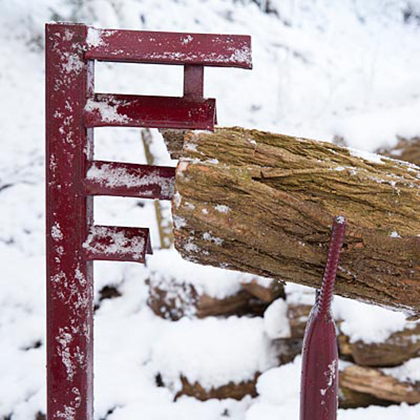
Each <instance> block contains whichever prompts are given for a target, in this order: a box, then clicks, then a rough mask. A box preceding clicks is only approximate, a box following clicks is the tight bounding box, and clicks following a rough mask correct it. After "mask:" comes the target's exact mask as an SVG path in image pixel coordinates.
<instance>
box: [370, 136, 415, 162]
mask: <svg viewBox="0 0 420 420" xmlns="http://www.w3.org/2000/svg"><path fill="white" fill-rule="evenodd" d="M378 153H380V154H381V155H384V156H389V157H391V158H394V159H399V160H403V161H405V162H410V163H414V164H415V165H420V138H419V137H414V138H412V139H405V138H400V139H399V140H398V143H397V144H396V145H395V146H394V147H392V148H386V149H380V150H378Z"/></svg>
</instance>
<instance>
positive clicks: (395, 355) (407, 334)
mask: <svg viewBox="0 0 420 420" xmlns="http://www.w3.org/2000/svg"><path fill="white" fill-rule="evenodd" d="M338 347H339V350H340V355H341V357H343V358H346V359H347V360H352V361H354V362H355V363H357V364H358V365H360V366H372V367H374V366H379V367H388V366H389V367H390V366H398V365H400V364H402V363H404V362H406V361H407V360H409V359H411V358H413V357H418V356H420V324H419V323H417V324H409V327H407V328H405V329H404V330H402V331H397V332H395V333H393V334H391V335H390V336H389V337H388V338H387V339H386V340H385V341H384V342H381V343H365V342H363V341H361V340H358V341H355V342H351V341H350V339H349V337H347V336H346V335H344V334H343V333H340V334H339V336H338Z"/></svg>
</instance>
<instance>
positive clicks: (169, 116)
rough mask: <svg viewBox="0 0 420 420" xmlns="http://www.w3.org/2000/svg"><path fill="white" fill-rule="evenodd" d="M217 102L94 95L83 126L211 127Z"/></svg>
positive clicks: (86, 108)
mask: <svg viewBox="0 0 420 420" xmlns="http://www.w3.org/2000/svg"><path fill="white" fill-rule="evenodd" d="M215 118H216V101H215V100H214V99H205V100H203V101H201V102H192V101H188V100H186V99H184V98H175V97H162V96H137V95H114V94H96V95H94V97H93V99H89V100H88V101H87V103H86V106H85V124H86V127H150V128H177V129H184V130H193V129H201V130H213V129H214V123H215Z"/></svg>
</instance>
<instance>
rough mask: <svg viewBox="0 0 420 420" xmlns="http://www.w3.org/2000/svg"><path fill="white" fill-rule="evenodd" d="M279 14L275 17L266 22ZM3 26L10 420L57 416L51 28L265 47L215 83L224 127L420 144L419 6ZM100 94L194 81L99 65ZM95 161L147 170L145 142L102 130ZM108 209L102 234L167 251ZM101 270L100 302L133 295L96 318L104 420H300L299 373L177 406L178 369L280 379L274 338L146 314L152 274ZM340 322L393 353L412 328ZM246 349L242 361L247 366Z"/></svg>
mask: <svg viewBox="0 0 420 420" xmlns="http://www.w3.org/2000/svg"><path fill="white" fill-rule="evenodd" d="M256 3H260V4H261V5H262V7H259V6H258V5H257V4H256ZM268 3H270V5H271V6H270V7H271V9H273V10H276V12H272V13H264V12H263V11H262V8H263V6H264V5H267V4H268ZM410 10H411V11H412V13H411V14H410ZM0 12H1V13H0V40H1V42H0V57H1V59H0V60H1V61H0V92H1V96H0V110H1V111H0V133H1V152H2V153H1V154H0V209H1V215H2V222H1V223H0V261H1V267H2V270H1V276H0V349H1V356H2V357H1V358H0V418H5V419H6V418H9V417H8V416H11V417H10V418H11V419H12V420H32V419H34V417H35V414H36V413H37V412H38V411H45V380H44V377H45V371H44V365H45V354H44V353H45V328H44V324H45V309H44V306H45V285H44V283H45V268H44V253H45V250H44V184H43V182H44V162H43V159H44V69H43V67H44V65H43V62H44V58H43V30H44V28H43V25H44V23H45V22H47V21H51V20H55V19H60V20H74V21H78V22H80V21H83V22H85V23H91V24H94V25H96V26H98V27H111V28H112V27H114V28H118V27H120V28H133V29H150V30H174V31H191V32H220V33H241V34H250V35H252V37H253V61H254V69H253V70H252V71H244V70H238V69H224V68H219V69H206V75H205V83H206V85H205V94H206V96H208V97H216V98H217V101H218V117H219V124H220V125H241V126H245V127H252V128H261V129H268V130H272V131H276V132H281V133H285V134H296V135H299V136H302V137H304V136H305V137H312V138H319V139H324V140H332V139H333V137H334V136H339V137H343V138H344V139H345V141H346V142H347V144H348V145H350V146H352V147H356V148H361V149H364V150H367V151H374V150H376V149H377V148H378V147H380V146H389V145H392V144H395V143H396V140H397V136H398V135H399V136H404V137H412V136H416V135H417V136H418V135H420V118H419V117H418V115H419V114H420V72H419V71H418V70H419V68H420V23H419V20H420V19H419V16H420V2H418V1H415V0H400V1H398V0H394V1H391V0H387V1H381V0H369V1H366V0H342V1H340V2H337V1H333V0H316V1H310V0H302V1H293V0H272V1H271V2H267V1H263V0H261V1H259V2H254V1H251V0H236V1H234V0H90V1H88V0H85V1H81V0H33V1H30V2H28V1H26V0H8V1H7V2H4V1H3V2H0ZM96 81H97V85H96V88H97V91H100V92H119V93H141V94H165V95H179V94H180V93H181V89H182V69H180V68H178V67H173V68H166V67H163V66H155V67H153V68H152V67H151V66H144V65H137V66H136V65H127V64H125V65H123V64H105V63H101V64H98V65H97V70H96ZM155 134H156V133H155ZM96 145H97V147H96V157H97V158H98V159H106V160H120V161H129V162H144V161H145V157H144V154H143V150H142V145H141V142H140V135H139V132H138V130H134V129H98V130H97V131H96ZM154 149H155V151H156V153H157V154H158V157H159V163H160V164H172V165H173V164H174V163H173V162H171V161H170V159H169V157H168V156H167V155H166V154H165V152H164V146H163V142H162V141H161V139H160V138H159V136H158V135H157V134H156V144H155V145H154ZM95 205H96V210H95V218H96V221H97V223H98V224H106V223H109V224H116V225H132V226H138V225H144V226H151V228H152V235H153V236H152V241H153V243H154V244H157V243H159V240H158V233H157V229H156V223H155V220H154V216H153V215H154V213H153V212H154V208H153V205H152V204H151V203H149V202H146V201H143V202H142V203H141V206H140V205H139V200H133V199H115V198H109V197H108V198H101V199H97V200H96V201H95ZM95 269H96V276H95V281H96V289H97V291H98V290H100V289H101V288H102V287H103V286H104V285H118V286H119V290H120V291H121V292H122V296H121V297H119V298H116V299H112V300H106V301H103V302H102V303H101V306H100V308H99V310H98V311H97V312H96V320H95V323H96V333H95V334H96V344H95V352H96V359H95V363H96V366H95V369H96V376H95V387H96V388H95V409H96V419H97V420H99V419H105V418H106V419H108V420H130V419H138V418H140V417H141V418H143V419H146V420H163V419H165V420H167V419H171V420H192V419H200V420H216V419H225V418H231V419H234V420H259V419H262V418H264V419H266V420H270V419H279V418H284V419H292V418H297V417H298V398H299V396H298V381H299V372H300V360H299V357H298V358H297V359H296V360H295V361H294V362H293V363H291V364H288V365H285V366H282V367H279V368H273V369H270V370H268V371H267V372H266V373H265V374H263V375H262V376H261V378H260V380H259V382H258V391H259V394H260V397H258V398H257V399H255V400H252V399H251V398H245V399H244V400H242V401H233V400H226V401H217V400H211V401H208V402H204V403H203V402H199V401H196V400H195V399H193V398H188V397H182V398H180V399H178V400H177V402H173V397H174V392H175V391H176V387H177V384H176V377H177V374H178V372H179V371H180V370H181V369H183V370H184V371H186V370H188V369H189V375H191V376H190V377H191V378H197V377H199V378H202V379H203V380H205V381H208V383H209V384H210V383H213V384H218V383H222V381H223V379H224V376H223V375H226V374H229V375H231V377H232V379H235V380H238V381H239V380H241V379H246V378H247V377H249V372H250V371H251V370H252V369H253V368H255V367H259V368H260V369H265V368H269V367H271V366H273V364H272V363H273V361H272V355H271V353H270V346H269V344H268V341H267V340H266V336H265V330H264V329H265V326H264V322H263V321H262V320H260V319H246V318H244V319H239V318H236V317H231V318H228V319H226V320H217V319H212V318H211V319H206V320H200V321H198V320H191V319H183V320H181V321H179V322H175V323H173V322H169V321H164V320H162V319H160V318H158V317H156V316H155V315H154V314H153V313H152V312H151V310H150V309H149V308H148V307H147V306H146V305H145V302H146V298H147V286H146V285H145V279H146V278H147V276H148V269H147V268H145V267H142V266H139V265H135V264H129V263H125V264H119V263H101V264H99V263H98V264H95ZM294 293H295V296H296V299H302V298H304V295H303V294H302V292H301V291H296V290H295V291H294ZM98 299H99V296H98V293H97V296H96V301H97V302H98ZM334 310H335V311H336V312H337V313H340V314H341V316H342V317H343V318H344V319H345V324H344V328H347V332H348V333H349V334H350V335H352V337H353V338H354V339H357V338H360V337H362V338H364V339H366V340H371V341H375V340H380V339H382V338H383V337H384V336H385V337H386V336H387V334H388V335H389V334H390V333H392V332H393V331H398V330H400V329H402V328H404V325H405V321H404V318H403V316H402V315H400V314H395V313H390V312H388V311H386V310H384V309H380V308H370V307H367V306H366V305H362V304H359V303H354V302H350V303H349V302H347V301H344V300H343V299H337V300H336V302H335V308H334ZM361 311H364V312H363V313H364V314H366V316H364V317H363V318H364V322H363V323H362V324H361V323H360V319H361V315H360V314H361ZM367 319H369V320H371V322H368V323H367V322H366V320H367ZM213 338H214V340H213ZM197 339H198V340H199V341H200V340H201V341H202V342H203V346H204V348H207V351H206V352H205V353H202V348H201V347H200V348H197V347H194V346H192V347H191V348H189V352H188V353H185V352H183V351H182V350H183V348H182V346H181V343H183V342H188V343H191V345H192V344H193V343H196V340H197ZM215 343H219V344H220V346H217V345H216V344H215ZM169 349H171V351H169ZM238 349H239V350H240V349H244V351H243V352H242V353H241V354H240V357H237V358H235V357H233V356H232V355H233V354H234V353H233V352H236V353H240V351H239V350H238ZM245 349H246V351H245ZM204 356H206V357H204ZM225 356H226V357H225ZM407 368H408V369H409V373H408V375H409V377H410V375H411V377H412V378H415V377H417V378H418V377H419V376H420V374H419V371H420V367H419V363H418V361H417V360H415V361H413V362H412V363H411V365H410V366H408V367H407V366H406V369H401V372H400V375H401V376H402V377H407ZM162 369H163V370H164V371H165V372H166V373H167V375H168V376H170V378H172V379H173V389H170V390H169V389H166V388H162V387H157V386H156V383H155V374H156V372H157V371H160V370H162ZM404 375H405V376H404ZM285 384H287V386H285ZM401 416H404V417H405V418H406V419H407V420H408V419H414V418H416V419H417V418H418V417H419V416H420V406H406V405H402V406H394V407H389V408H382V407H371V408H368V409H357V410H346V411H343V410H341V411H340V414H339V418H340V419H342V420H347V419H351V420H364V419H366V420H367V419H369V420H372V419H379V418H381V419H382V420H385V419H395V418H398V417H401Z"/></svg>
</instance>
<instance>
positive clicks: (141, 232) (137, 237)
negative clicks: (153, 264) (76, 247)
mask: <svg viewBox="0 0 420 420" xmlns="http://www.w3.org/2000/svg"><path fill="white" fill-rule="evenodd" d="M83 249H84V252H85V256H86V259H87V260H106V261H133V262H139V263H144V262H145V257H146V253H147V254H151V253H152V248H151V246H150V239H149V229H147V228H132V227H120V226H97V225H95V226H92V227H91V228H90V230H89V234H88V237H87V239H86V241H85V242H84V243H83Z"/></svg>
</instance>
